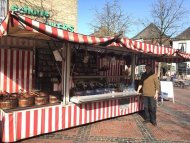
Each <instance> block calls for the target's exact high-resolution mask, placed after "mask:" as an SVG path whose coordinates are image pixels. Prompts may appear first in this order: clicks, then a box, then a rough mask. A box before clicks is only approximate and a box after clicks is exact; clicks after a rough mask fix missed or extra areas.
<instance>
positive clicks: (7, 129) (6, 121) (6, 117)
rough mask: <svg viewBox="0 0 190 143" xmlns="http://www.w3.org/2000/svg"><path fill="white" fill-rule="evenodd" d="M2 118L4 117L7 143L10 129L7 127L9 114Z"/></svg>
mask: <svg viewBox="0 0 190 143" xmlns="http://www.w3.org/2000/svg"><path fill="white" fill-rule="evenodd" d="M4 117H5V121H4V127H5V128H4V131H5V134H4V136H5V142H9V129H10V127H9V114H5V115H4ZM2 123H3V122H2Z"/></svg>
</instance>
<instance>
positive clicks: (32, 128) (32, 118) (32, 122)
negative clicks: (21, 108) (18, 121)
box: [29, 110, 34, 137]
mask: <svg viewBox="0 0 190 143" xmlns="http://www.w3.org/2000/svg"><path fill="white" fill-rule="evenodd" d="M29 130H30V135H29V136H30V137H32V136H33V135H34V110H31V111H30V129H29Z"/></svg>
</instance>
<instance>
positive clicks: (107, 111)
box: [105, 100, 109, 119]
mask: <svg viewBox="0 0 190 143" xmlns="http://www.w3.org/2000/svg"><path fill="white" fill-rule="evenodd" d="M105 103H106V119H107V118H108V117H109V108H108V107H109V100H107V101H106V102H105Z"/></svg>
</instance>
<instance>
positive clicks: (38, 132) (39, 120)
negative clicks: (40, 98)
mask: <svg viewBox="0 0 190 143" xmlns="http://www.w3.org/2000/svg"><path fill="white" fill-rule="evenodd" d="M37 113H38V123H37V124H38V126H37V127H38V130H37V134H38V135H39V134H41V129H42V109H40V110H37ZM44 122H45V121H44Z"/></svg>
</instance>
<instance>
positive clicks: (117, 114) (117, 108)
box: [116, 99, 119, 116]
mask: <svg viewBox="0 0 190 143" xmlns="http://www.w3.org/2000/svg"><path fill="white" fill-rule="evenodd" d="M118 111H119V106H118V99H116V116H119V112H118Z"/></svg>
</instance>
